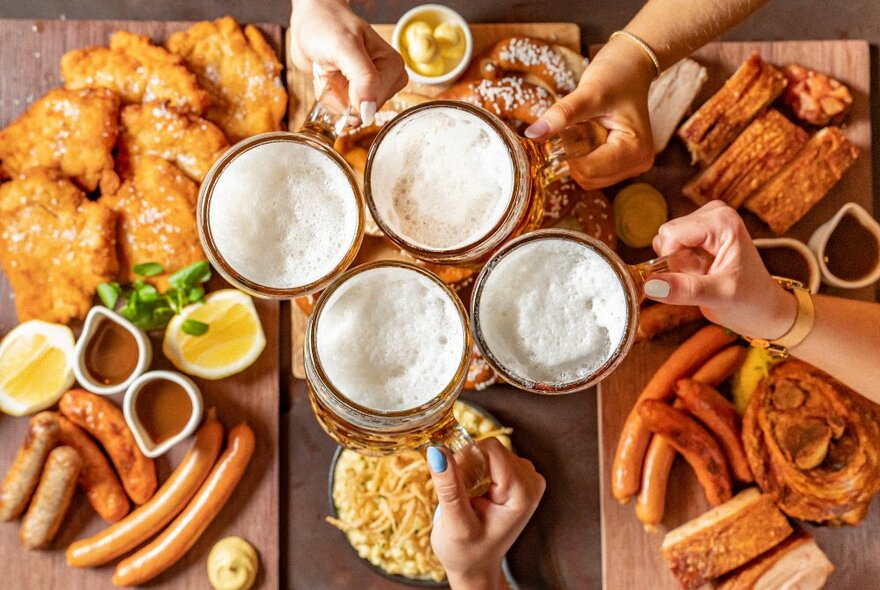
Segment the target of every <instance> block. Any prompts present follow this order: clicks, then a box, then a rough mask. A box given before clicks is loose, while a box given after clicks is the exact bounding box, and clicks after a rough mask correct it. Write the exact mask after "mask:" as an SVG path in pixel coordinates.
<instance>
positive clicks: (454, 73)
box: [391, 4, 474, 85]
mask: <svg viewBox="0 0 880 590" xmlns="http://www.w3.org/2000/svg"><path fill="white" fill-rule="evenodd" d="M426 12H439V13H441V14H442V15H443V16H444V18H445V19H446V20H448V21H451V22H453V23H455V24H457V25H458V26H459V27H461V31H462V33H463V34H464V55H462V56H461V61H460V62H459V63H458V65H457V66H455V68H453V69H452V70H450V71H449V72H447V73H445V74H443V75H442V76H434V77H430V76H423V75H421V74H419V73H418V72H414V71H412V70H411V69H410V67H409V66H408V65H407V66H405V67H406V73H407V74H409V79H410V81H412V82H415V83H416V84H426V85H436V84H446V83H447V82H452V81H453V80H455V79H456V78H458V77H459V76H460V75H461V74H462V72H464V71H465V70H466V69H467V67H468V65H470V63H471V57H473V54H474V37H473V35H472V34H471V28H470V27H469V26H468V23H467V21H466V20H465V19H464V17H463V16H461V15H460V14H459V13H458V12H456V11H454V10H452V9H451V8H449V7H448V6H444V5H442V4H421V5H419V6H416V7H414V8H411V9H410V10H407V11H406V12H405V13H404V14H403V16H402V17H400V20H398V21H397V24H396V25H395V26H394V32H393V33H391V45H392V46H393V47H394V49H396V50H397V52H398V53H399V52H400V37H401V35H403V29H404V28H406V25H408V24H409V23H410V21H413V20H415V19H416V18H418V16H419V15H420V14H424V13H426Z"/></svg>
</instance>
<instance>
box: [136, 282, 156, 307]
mask: <svg viewBox="0 0 880 590" xmlns="http://www.w3.org/2000/svg"><path fill="white" fill-rule="evenodd" d="M137 294H138V301H143V302H144V303H152V302H154V301H156V300H157V299H159V291H157V290H156V287H154V286H153V285H143V286H142V287H139V288H138V290H137Z"/></svg>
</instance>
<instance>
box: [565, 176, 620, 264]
mask: <svg viewBox="0 0 880 590" xmlns="http://www.w3.org/2000/svg"><path fill="white" fill-rule="evenodd" d="M584 192H585V194H584V196H583V197H582V198H581V199H580V200H579V201H578V202H577V203H575V205H574V208H573V209H572V215H574V217H575V218H576V219H577V220H578V222H580V225H581V227H582V228H583V230H584V233H585V234H587V235H588V236H590V237H593V238H596V239H597V240H599V241H600V242H604V243H605V245H607V246H608V247H609V248H611V249H612V250H616V249H617V233H616V231H615V229H614V210H613V209H612V208H611V202H610V201H609V200H608V197H606V196H605V195H604V193H602V191H599V190H589V191H584Z"/></svg>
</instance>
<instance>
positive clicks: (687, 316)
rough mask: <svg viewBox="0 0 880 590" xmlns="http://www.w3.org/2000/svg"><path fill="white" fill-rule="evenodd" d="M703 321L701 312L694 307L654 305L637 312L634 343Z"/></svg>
mask: <svg viewBox="0 0 880 590" xmlns="http://www.w3.org/2000/svg"><path fill="white" fill-rule="evenodd" d="M702 319H703V312H701V311H700V308H699V307H697V306H695V305H668V304H666V303H655V304H654V305H648V306H646V307H643V308H641V310H639V327H638V330H637V331H636V342H643V341H645V340H653V339H654V338H656V337H657V336H659V335H660V334H665V333H666V332H671V331H672V330H675V329H676V328H678V327H680V326H683V325H685V324H689V323H691V322H696V321H697V320H702Z"/></svg>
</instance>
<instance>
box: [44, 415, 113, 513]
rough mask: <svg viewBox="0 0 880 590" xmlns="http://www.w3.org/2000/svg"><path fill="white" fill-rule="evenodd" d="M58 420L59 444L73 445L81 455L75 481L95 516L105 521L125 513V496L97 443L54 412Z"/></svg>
mask: <svg viewBox="0 0 880 590" xmlns="http://www.w3.org/2000/svg"><path fill="white" fill-rule="evenodd" d="M58 424H59V425H60V426H61V435H60V440H61V444H63V445H66V446H68V447H73V448H74V449H76V452H77V453H79V456H80V458H81V459H82V462H83V465H82V469H80V471H79V479H78V480H77V483H78V484H79V487H80V489H81V490H82V491H83V492H85V494H86V497H87V498H88V499H89V503H90V504H91V505H92V508H94V509H95V512H97V513H98V516H100V517H101V518H103V519H104V520H106V521H107V522H116V521H117V520H119V519H120V518H122V517H123V516H125V515H126V514H128V508H129V504H128V496H126V495H125V490H123V489H122V484H121V483H119V478H118V477H116V472H114V471H113V468H112V467H110V462H109V461H107V457H105V456H104V453H103V452H102V451H101V449H100V448H99V447H98V445H97V444H95V442H94V441H93V440H92V439H91V438H90V437H89V435H88V434H86V433H85V432H83V431H82V429H81V428H80V427H79V426H77V425H76V424H74V423H73V422H71V421H70V420H68V419H67V418H65V417H64V416H58Z"/></svg>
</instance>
